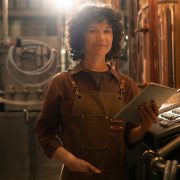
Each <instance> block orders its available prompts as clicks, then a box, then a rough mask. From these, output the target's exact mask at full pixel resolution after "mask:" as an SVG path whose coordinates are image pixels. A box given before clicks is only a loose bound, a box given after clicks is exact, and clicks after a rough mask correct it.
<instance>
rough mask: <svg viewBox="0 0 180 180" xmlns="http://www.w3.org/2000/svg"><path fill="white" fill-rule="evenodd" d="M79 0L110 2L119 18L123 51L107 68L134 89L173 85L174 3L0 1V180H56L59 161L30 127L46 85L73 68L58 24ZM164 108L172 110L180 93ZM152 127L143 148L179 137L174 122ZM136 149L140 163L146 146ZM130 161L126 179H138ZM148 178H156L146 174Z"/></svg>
mask: <svg viewBox="0 0 180 180" xmlns="http://www.w3.org/2000/svg"><path fill="white" fill-rule="evenodd" d="M84 3H95V4H96V3H107V4H111V5H112V7H113V8H115V9H117V10H119V11H121V12H122V14H123V16H124V26H125V39H124V47H123V49H122V51H121V54H120V56H119V58H117V59H116V60H114V61H112V62H111V63H112V65H113V67H114V68H116V69H118V71H120V72H122V73H125V74H127V75H129V76H131V77H132V78H133V79H134V80H135V81H136V82H137V84H138V86H139V87H140V88H144V87H145V86H146V85H147V83H149V82H155V83H159V84H162V85H166V86H169V87H173V88H177V89H179V88H180V60H179V59H180V50H179V49H178V48H179V47H180V2H179V0H51V1H49V0H0V180H57V179H59V175H60V166H61V164H59V163H57V162H56V161H53V160H49V159H48V158H47V157H46V156H45V155H44V154H43V152H42V149H41V148H40V146H39V145H38V143H37V141H36V137H35V132H34V127H35V124H36V120H37V117H38V114H39V111H40V108H41V103H42V92H43V89H44V88H45V86H46V83H47V82H48V80H49V79H50V78H51V77H52V76H53V75H54V74H55V73H57V72H60V71H64V70H66V69H68V68H70V67H72V66H73V65H74V64H75V63H74V62H73V61H72V60H71V58H70V57H69V54H68V52H67V49H66V47H65V45H64V31H65V21H66V19H67V18H68V16H69V15H71V13H73V12H75V11H76V10H77V9H78V7H79V6H80V5H82V4H84ZM168 103H170V105H171V108H169V109H166V111H168V112H169V111H170V113H172V109H174V108H179V106H180V105H179V103H180V97H179V95H176V96H175V97H173V98H171V99H170V100H169V101H168ZM162 112H163V111H162ZM176 112H178V113H176V114H180V113H179V112H180V111H179V109H178V111H176ZM178 117H179V116H178ZM168 118H169V116H166V120H169V119H168ZM176 121H177V120H176ZM166 122H167V121H166ZM158 128H159V129H158V130H157V128H156V131H155V130H153V131H152V132H150V137H152V138H150V139H149V138H148V140H147V141H148V143H150V144H151V145H152V144H153V146H150V145H149V144H148V143H147V142H146V143H145V144H146V145H147V144H148V148H153V149H154V150H156V149H158V148H160V147H161V146H163V145H164V144H165V143H162V144H161V142H162V141H163V142H166V143H167V142H169V141H170V140H171V139H173V138H174V137H176V136H178V135H179V132H180V126H179V123H177V122H176V123H175V124H173V125H172V124H171V126H170V127H169V126H168V127H166V128H165V127H162V126H159V124H158ZM157 132H161V133H159V134H157ZM138 148H139V147H137V149H136V150H137V151H138V152H139V154H138V158H139V156H140V155H141V154H142V152H143V151H144V150H145V149H147V146H146V147H145V146H143V147H140V148H139V149H138ZM137 151H136V152H137ZM177 155H178V157H179V153H178V154H177ZM129 156H130V157H131V158H132V159H131V161H130V165H132V168H131V167H130V171H132V174H133V175H132V177H130V178H132V179H133V180H135V179H137V180H141V179H143V178H142V176H141V169H142V167H141V165H139V166H137V167H136V168H134V166H135V163H134V162H135V159H133V157H134V156H133V153H132V156H131V152H130V153H129ZM175 158H177V156H176V155H175ZM133 161H134V162H133ZM139 163H140V162H139ZM136 165H137V164H136ZM137 168H138V169H137ZM161 176H162V175H161ZM152 178H153V179H155V178H157V179H159V178H161V177H158V176H156V177H154V175H148V177H146V179H152Z"/></svg>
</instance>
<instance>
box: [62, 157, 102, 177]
mask: <svg viewBox="0 0 180 180" xmlns="http://www.w3.org/2000/svg"><path fill="white" fill-rule="evenodd" d="M64 165H65V166H66V167H67V168H68V169H69V170H71V171H75V172H90V173H94V174H99V173H101V171H100V170H99V169H97V168H96V167H94V166H93V165H92V164H90V163H89V162H87V161H84V160H82V159H79V158H77V157H75V156H73V157H71V158H70V159H69V161H68V162H67V163H66V164H64Z"/></svg>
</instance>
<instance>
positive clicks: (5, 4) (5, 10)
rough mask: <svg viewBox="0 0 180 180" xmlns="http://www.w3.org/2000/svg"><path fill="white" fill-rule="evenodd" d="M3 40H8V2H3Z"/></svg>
mask: <svg viewBox="0 0 180 180" xmlns="http://www.w3.org/2000/svg"><path fill="white" fill-rule="evenodd" d="M3 40H5V41H6V40H8V0H3Z"/></svg>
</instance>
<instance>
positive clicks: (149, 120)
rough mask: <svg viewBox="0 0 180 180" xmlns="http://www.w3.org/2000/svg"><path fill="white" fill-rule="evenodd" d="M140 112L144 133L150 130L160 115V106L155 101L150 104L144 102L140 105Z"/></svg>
mask: <svg viewBox="0 0 180 180" xmlns="http://www.w3.org/2000/svg"><path fill="white" fill-rule="evenodd" d="M138 112H139V115H140V117H141V124H140V125H141V129H142V130H143V131H147V130H149V129H150V128H151V127H152V125H153V123H154V122H155V121H156V119H157V117H158V115H159V112H158V106H157V104H156V102H155V101H154V100H152V101H151V102H150V103H148V102H144V103H143V104H142V105H140V107H139V110H138Z"/></svg>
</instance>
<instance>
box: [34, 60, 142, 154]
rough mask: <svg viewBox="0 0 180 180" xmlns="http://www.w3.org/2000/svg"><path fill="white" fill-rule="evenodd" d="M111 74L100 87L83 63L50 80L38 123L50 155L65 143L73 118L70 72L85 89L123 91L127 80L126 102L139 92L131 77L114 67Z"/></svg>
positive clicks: (39, 138)
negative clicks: (121, 82) (63, 141)
mask: <svg viewBox="0 0 180 180" xmlns="http://www.w3.org/2000/svg"><path fill="white" fill-rule="evenodd" d="M108 73H109V74H108V76H104V78H103V79H102V82H101V85H100V87H98V88H97V86H96V83H95V81H94V79H93V77H92V76H91V74H90V73H89V72H88V71H87V70H86V69H84V68H83V66H82V63H79V64H78V65H76V66H75V67H74V68H72V69H71V71H70V72H60V73H58V74H56V75H55V76H54V77H53V78H52V80H51V81H50V82H49V84H48V87H47V89H46V92H45V95H44V101H43V105H42V109H41V113H40V116H39V120H38V122H37V126H36V132H37V138H38V140H39V142H40V144H41V145H42V147H43V149H44V151H45V153H46V155H47V156H48V157H51V156H52V154H53V152H54V151H55V150H56V149H57V148H58V147H59V146H62V142H61V134H62V133H63V131H64V129H65V128H66V127H67V126H68V123H69V122H70V121H71V115H72V108H73V97H74V89H73V86H72V82H71V78H70V75H71V76H72V78H73V79H74V80H75V82H76V84H77V85H78V87H79V89H80V90H82V91H105V92H112V93H119V90H120V87H119V86H120V81H121V80H122V79H124V80H125V81H126V82H127V89H126V91H125V93H124V100H125V104H127V103H128V102H129V101H130V100H131V99H132V98H133V97H135V96H136V95H137V93H138V92H139V89H138V87H137V85H136V83H135V82H134V81H133V80H132V79H131V78H129V77H128V76H126V75H123V74H120V73H118V72H116V71H115V70H114V69H112V68H110V70H109V71H108Z"/></svg>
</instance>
